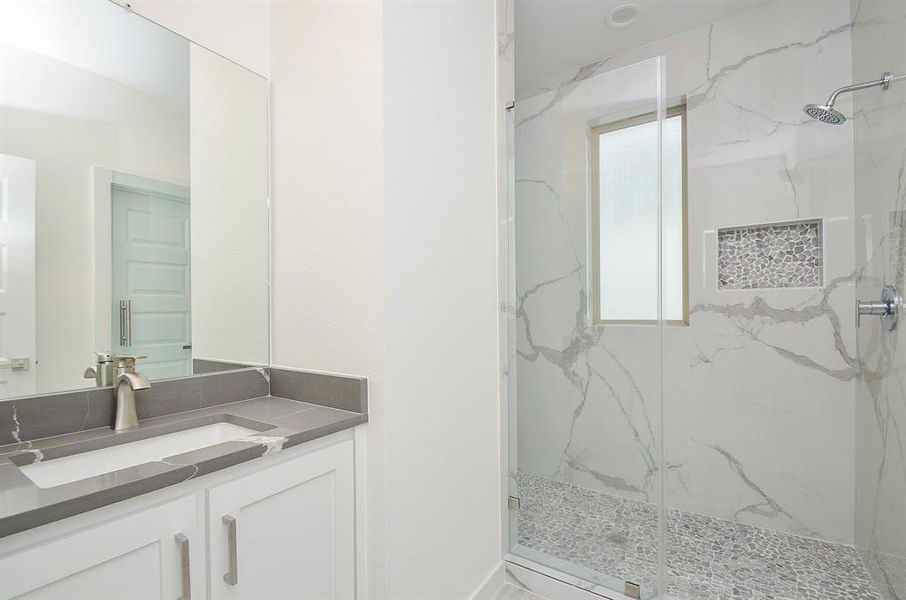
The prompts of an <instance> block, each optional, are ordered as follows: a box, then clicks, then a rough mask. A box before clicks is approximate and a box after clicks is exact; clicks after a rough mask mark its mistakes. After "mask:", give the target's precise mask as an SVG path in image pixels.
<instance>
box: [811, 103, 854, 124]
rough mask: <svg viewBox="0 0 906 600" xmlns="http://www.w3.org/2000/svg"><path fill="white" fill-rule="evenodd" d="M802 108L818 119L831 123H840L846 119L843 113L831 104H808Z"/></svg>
mask: <svg viewBox="0 0 906 600" xmlns="http://www.w3.org/2000/svg"><path fill="white" fill-rule="evenodd" d="M802 110H803V112H805V114H807V115H808V116H810V117H811V118H813V119H815V120H816V121H821V122H822V123H828V124H830V125H840V124H841V123H843V121H845V120H846V117H845V116H843V113H841V112H840V111H839V110H836V109H835V108H834V107H833V106H831V105H829V104H806V105H805V106H804V107H803V108H802Z"/></svg>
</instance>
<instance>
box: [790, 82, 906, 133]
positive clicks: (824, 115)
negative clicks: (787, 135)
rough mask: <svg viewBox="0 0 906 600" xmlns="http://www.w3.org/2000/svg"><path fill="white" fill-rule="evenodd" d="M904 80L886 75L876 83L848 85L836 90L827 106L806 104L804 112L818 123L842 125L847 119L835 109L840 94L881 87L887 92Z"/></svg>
mask: <svg viewBox="0 0 906 600" xmlns="http://www.w3.org/2000/svg"><path fill="white" fill-rule="evenodd" d="M903 78H906V75H899V76H897V77H891V76H890V73H884V74H883V75H881V78H880V79H878V80H875V81H866V82H865V83H857V84H855V85H847V86H846V87H842V88H840V89H838V90H834V93H833V94H831V96H830V98H828V100H827V104H806V105H805V106H804V107H802V112H804V113H805V114H807V115H808V116H809V117H811V118H813V119H815V120H816V121H821V122H822V123H828V124H830V125H842V124H843V122H844V121H846V117H845V116H843V113H841V112H840V111H839V110H837V109H835V108H834V102H836V100H837V96H839V95H840V94H845V93H847V92H855V91H856V90H864V89H865V88H870V87H880V88H881V89H882V90H886V89H887V88H889V87H890V83H891V82H892V81H899V80H900V79H903Z"/></svg>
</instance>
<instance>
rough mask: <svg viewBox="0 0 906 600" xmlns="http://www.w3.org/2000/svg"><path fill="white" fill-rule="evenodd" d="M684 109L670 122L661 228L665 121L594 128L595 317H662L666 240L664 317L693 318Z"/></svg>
mask: <svg viewBox="0 0 906 600" xmlns="http://www.w3.org/2000/svg"><path fill="white" fill-rule="evenodd" d="M684 118H685V111H684V110H683V108H682V107H681V108H676V109H671V111H670V112H669V113H668V118H667V119H665V121H664V125H663V144H664V164H663V209H662V211H663V212H662V215H663V230H662V232H659V231H658V220H657V209H658V177H657V174H658V173H657V169H658V143H657V135H658V126H657V121H656V120H655V119H654V118H653V117H648V118H646V117H639V118H636V119H631V120H627V121H624V122H622V123H621V124H611V125H606V126H603V127H599V128H597V129H595V130H593V135H592V144H593V146H594V147H593V148H592V159H593V160H592V161H591V168H592V169H596V173H594V177H593V178H592V181H593V185H594V186H595V187H596V189H594V190H593V192H594V200H595V202H594V212H595V213H596V221H597V223H596V227H595V232H594V233H595V236H596V240H595V256H594V259H595V262H596V265H595V275H596V277H595V282H594V285H595V288H596V290H595V291H596V304H595V320H596V321H598V322H648V321H654V320H656V319H657V283H658V281H657V277H658V269H657V247H658V244H657V242H658V235H659V234H660V235H661V240H662V257H663V264H662V267H663V271H662V276H663V288H662V294H663V318H664V319H665V320H666V321H668V322H671V323H685V322H686V321H687V303H686V271H685V263H686V260H685V259H686V240H685V235H686V226H685V188H684V181H683V179H684V176H685V173H684V171H685V152H684V148H683V144H684V135H683V132H684V127H683V125H684V124H683V120H684Z"/></svg>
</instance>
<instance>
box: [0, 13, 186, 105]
mask: <svg viewBox="0 0 906 600" xmlns="http://www.w3.org/2000/svg"><path fill="white" fill-rule="evenodd" d="M0 44H8V45H10V46H15V47H19V48H23V49H25V50H30V51H32V52H35V53H38V54H43V55H45V56H49V57H51V58H55V59H57V60H59V61H62V62H65V63H68V64H70V65H73V66H75V67H79V68H81V69H85V70H87V71H91V72H93V73H97V74H98V75H101V76H103V77H106V78H108V79H112V80H114V81H119V82H121V83H124V84H126V85H128V86H131V87H134V88H138V89H140V90H143V91H146V92H151V93H153V94H158V95H160V96H163V97H165V98H167V99H169V100H170V101H172V102H178V103H182V104H184V103H186V102H188V97H189V42H188V41H187V40H185V39H184V38H181V37H179V36H178V35H176V34H175V33H172V32H170V31H168V30H166V29H164V28H163V27H160V26H158V25H155V24H154V23H151V22H150V21H146V20H145V19H143V18H142V17H140V16H139V15H136V14H134V13H131V12H129V11H127V10H126V9H124V8H122V7H119V6H117V5H116V4H113V3H112V2H108V1H107V0H79V1H78V2H73V1H71V0H45V1H43V2H34V1H29V0H0Z"/></svg>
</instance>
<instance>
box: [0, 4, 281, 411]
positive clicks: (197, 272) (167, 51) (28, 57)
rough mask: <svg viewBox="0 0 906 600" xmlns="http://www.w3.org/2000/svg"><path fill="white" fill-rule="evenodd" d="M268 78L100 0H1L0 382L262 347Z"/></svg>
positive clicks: (22, 382)
mask: <svg viewBox="0 0 906 600" xmlns="http://www.w3.org/2000/svg"><path fill="white" fill-rule="evenodd" d="M267 140H268V115H267V81H266V79H264V78H263V77H261V76H259V75H257V74H255V73H253V72H251V71H249V70H247V69H245V68H243V67H241V66H239V65H237V64H235V63H233V62H231V61H229V60H227V59H225V58H223V57H221V56H219V55H217V54H214V53H213V52H211V51H209V50H207V49H205V48H203V47H201V46H198V45H196V44H194V43H192V42H190V41H188V40H186V39H185V38H182V37H180V36H178V35H176V34H174V33H172V32H171V31H169V30H167V29H165V28H163V27H160V26H158V25H156V24H154V23H152V22H150V21H148V20H146V19H144V18H142V17H141V16H139V15H137V14H134V13H132V12H130V11H129V10H127V9H125V8H123V7H121V6H119V5H117V4H114V3H113V2H109V1H108V0H82V1H80V2H63V1H48V2H28V1H26V0H5V1H4V2H3V3H2V4H0V183H2V186H0V398H11V397H19V396H25V395H30V394H36V393H48V392H56V391H62V390H71V389H78V388H84V387H91V386H97V385H110V384H111V383H112V375H113V369H114V366H115V362H116V360H115V359H116V357H122V356H139V357H143V358H141V359H140V360H139V363H138V364H139V367H138V368H139V369H140V370H141V371H142V372H143V373H144V374H145V375H147V376H148V377H149V378H150V379H165V378H174V377H183V376H187V375H192V374H199V373H205V372H211V371H219V370H229V369H236V368H246V367H250V366H257V365H266V364H267V363H268V346H269V344H268V267H267V265H268V207H267V195H268V164H267V143H268V141H267Z"/></svg>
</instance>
